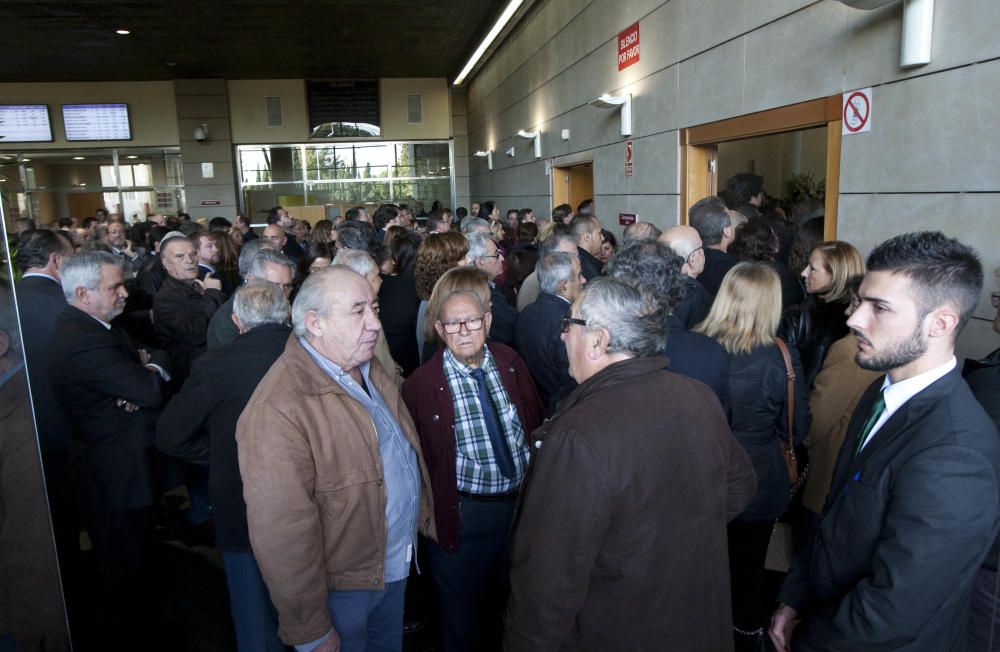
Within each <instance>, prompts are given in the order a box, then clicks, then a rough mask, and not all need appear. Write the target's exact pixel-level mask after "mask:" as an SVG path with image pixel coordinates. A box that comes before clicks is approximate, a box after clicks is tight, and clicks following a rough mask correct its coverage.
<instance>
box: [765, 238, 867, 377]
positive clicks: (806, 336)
mask: <svg viewBox="0 0 1000 652" xmlns="http://www.w3.org/2000/svg"><path fill="white" fill-rule="evenodd" d="M864 273H865V263H864V260H863V259H862V257H861V253H860V252H859V251H858V250H857V249H856V248H855V247H854V245H852V244H850V243H849V242H843V241H842V240H828V241H826V242H820V243H819V244H818V245H816V246H815V247H813V250H812V251H811V252H810V254H809V262H808V263H807V264H806V266H805V268H804V269H803V270H802V273H801V276H802V281H803V284H804V285H805V289H806V293H807V294H808V298H807V299H806V300H805V301H804V302H802V303H801V304H799V305H798V306H793V307H791V308H789V310H788V312H787V313H786V314H785V315H784V321H783V323H782V325H781V328H780V329H779V332H780V333H781V336H782V338H783V339H784V340H785V341H786V342H788V343H789V345H792V346H794V347H795V348H796V349H798V351H799V356H800V358H801V359H802V367H803V369H804V371H805V380H806V387H812V386H813V384H814V382H815V380H816V374H818V373H819V370H820V369H822V368H823V360H824V359H826V354H827V352H828V351H829V350H830V346H831V345H832V344H833V343H834V342H836V341H837V340H839V339H840V338H842V337H844V336H845V335H847V333H848V328H847V315H846V311H847V308H848V305H849V304H850V300H851V297H850V292H849V284H850V280H851V279H852V278H854V277H856V276H862V275H864Z"/></svg>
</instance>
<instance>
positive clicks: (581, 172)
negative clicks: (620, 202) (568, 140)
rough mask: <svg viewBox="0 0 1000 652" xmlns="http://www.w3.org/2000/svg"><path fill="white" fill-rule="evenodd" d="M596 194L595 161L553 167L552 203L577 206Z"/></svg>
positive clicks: (554, 204) (574, 207)
mask: <svg viewBox="0 0 1000 652" xmlns="http://www.w3.org/2000/svg"><path fill="white" fill-rule="evenodd" d="M593 196H594V162H593V161H587V162H584V163H574V164H573V165H565V166H559V167H556V166H553V167H552V205H553V206H559V205H560V204H569V205H570V206H572V207H573V209H574V210H576V207H577V206H578V205H579V204H580V202H582V201H583V200H584V199H591V198H593Z"/></svg>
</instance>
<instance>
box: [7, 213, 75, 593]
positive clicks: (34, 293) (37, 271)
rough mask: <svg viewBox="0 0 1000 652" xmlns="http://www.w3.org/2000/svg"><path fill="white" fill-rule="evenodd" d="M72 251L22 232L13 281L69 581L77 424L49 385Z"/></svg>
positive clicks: (43, 233) (56, 239)
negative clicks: (64, 267)
mask: <svg viewBox="0 0 1000 652" xmlns="http://www.w3.org/2000/svg"><path fill="white" fill-rule="evenodd" d="M72 254H73V245H72V244H71V243H70V241H69V240H67V239H66V238H65V237H63V236H61V235H59V234H57V233H55V232H54V231H48V230H39V231H28V232H26V233H24V234H22V235H21V240H20V242H19V244H18V249H17V259H16V263H17V266H18V268H19V269H20V270H21V271H22V272H23V276H21V278H20V279H19V280H18V281H17V282H16V283H15V284H14V294H15V296H16V297H17V305H18V313H19V315H20V318H21V336H22V338H23V340H24V358H25V362H26V364H27V366H28V371H29V375H30V386H31V396H32V397H33V398H34V405H35V423H36V424H37V428H38V442H39V445H40V447H41V451H42V462H43V464H42V468H43V469H44V471H45V483H46V487H47V489H48V494H49V509H50V512H51V515H52V526H53V530H54V532H55V539H56V545H57V546H58V549H59V564H60V571H61V572H62V575H63V581H64V582H65V583H66V584H67V585H71V584H73V583H74V580H75V579H76V569H77V567H78V562H79V559H78V557H79V553H80V528H79V521H78V517H77V515H76V505H75V497H74V496H73V488H72V484H71V479H70V478H71V476H70V466H69V465H70V448H71V440H72V436H71V433H72V426H71V425H70V421H69V417H68V416H67V415H66V413H65V412H64V411H63V409H62V407H60V405H59V403H58V402H57V401H56V397H55V395H54V394H53V393H52V386H51V384H50V383H49V343H50V342H51V340H52V332H53V329H54V328H55V323H56V318H57V317H58V316H59V315H60V314H61V313H62V311H63V310H64V309H65V308H66V297H64V296H63V290H62V286H61V285H60V284H59V281H60V276H59V266H60V265H61V264H62V261H63V260H64V259H65V258H68V257H69V256H71V255H72ZM67 588H70V587H69V586H67Z"/></svg>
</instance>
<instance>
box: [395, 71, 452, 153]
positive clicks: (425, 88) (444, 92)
mask: <svg viewBox="0 0 1000 652" xmlns="http://www.w3.org/2000/svg"><path fill="white" fill-rule="evenodd" d="M381 84H382V87H381V96H382V137H383V138H384V139H385V140H438V139H444V138H449V137H451V107H450V105H449V100H448V97H449V93H448V80H446V79H445V78H444V77H437V78H428V79H383V80H382V82H381ZM407 95H420V96H421V104H422V113H423V116H422V117H423V122H422V123H420V124H409V123H407V122H406V117H407V116H406V96H407Z"/></svg>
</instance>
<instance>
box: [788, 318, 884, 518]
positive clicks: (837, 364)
mask: <svg viewBox="0 0 1000 652" xmlns="http://www.w3.org/2000/svg"><path fill="white" fill-rule="evenodd" d="M857 351H858V346H857V341H856V340H855V339H854V336H853V335H846V336H844V337H842V338H840V339H839V340H837V341H836V342H834V343H833V344H832V345H831V346H830V350H829V351H828V352H827V354H826V359H825V360H823V367H822V369H820V372H819V374H817V376H816V381H815V384H814V386H813V390H812V393H811V394H810V395H809V409H810V411H811V412H812V427H811V428H810V429H809V435H808V436H806V442H805V444H806V448H807V449H808V450H809V478H808V479H807V480H806V484H805V486H804V487H803V488H802V504H803V505H805V507H806V508H807V509H809V510H811V511H813V512H815V513H817V514H818V513H820V512H821V511H822V510H823V503H824V502H826V495H827V493H829V491H830V482H831V481H832V480H833V469H834V466H836V464H837V454H838V453H839V452H840V447H841V445H842V444H843V443H844V436H845V435H846V434H847V424H848V423H849V422H850V420H851V414H853V413H854V408H855V407H857V405H858V400H859V399H860V398H861V395H862V394H863V393H864V391H865V390H866V389H868V386H869V385H871V384H872V382H873V381H874V380H875V379H876V378H878V377H879V376H880V375H881V374H879V373H876V372H874V371H868V370H866V369H862V368H861V367H859V366H858V365H857V363H855V362H854V355H855V353H857Z"/></svg>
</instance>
